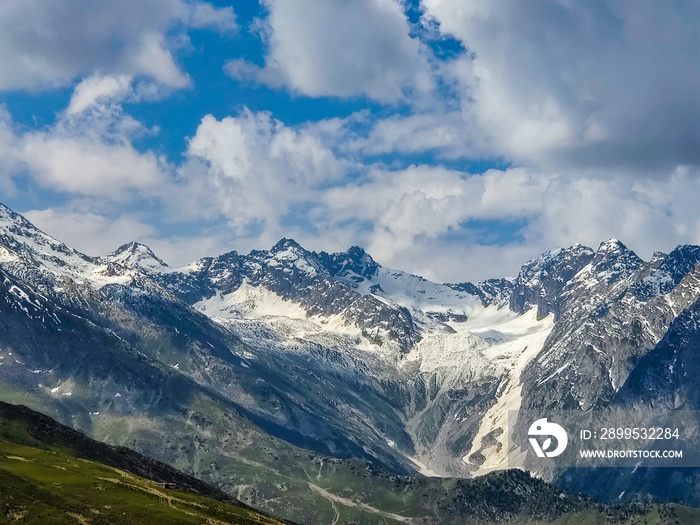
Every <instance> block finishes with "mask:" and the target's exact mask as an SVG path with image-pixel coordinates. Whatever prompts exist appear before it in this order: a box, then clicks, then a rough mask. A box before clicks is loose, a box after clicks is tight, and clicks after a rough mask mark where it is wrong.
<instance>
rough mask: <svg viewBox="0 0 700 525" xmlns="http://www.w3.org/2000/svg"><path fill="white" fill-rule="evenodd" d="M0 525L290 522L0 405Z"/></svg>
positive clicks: (33, 415)
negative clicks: (255, 509) (10, 524)
mask: <svg viewBox="0 0 700 525" xmlns="http://www.w3.org/2000/svg"><path fill="white" fill-rule="evenodd" d="M85 458H90V459H85ZM135 472H138V473H139V474H141V475H136V474H135ZM144 476H147V477H144ZM149 478H150V479H149ZM185 489H189V490H185ZM193 491H195V492H193ZM207 496H208V497H207ZM212 498H215V499H212ZM0 523H26V524H31V523H37V524H64V523H66V524H68V523H70V524H76V523H77V524H87V523H89V524H95V525H97V524H119V523H123V524H140V523H144V524H149V525H155V524H187V523H192V524H198V525H199V524H211V525H216V524H223V523H231V524H240V525H248V524H251V525H252V524H258V525H261V524H269V525H282V524H283V523H289V522H283V521H279V520H277V519H274V518H271V517H268V516H265V515H263V514H260V513H258V512H256V511H254V510H252V509H251V508H250V507H247V506H246V505H243V504H242V503H240V502H239V501H237V500H235V499H234V498H231V497H229V496H227V495H226V494H224V493H223V492H220V491H219V490H217V489H214V488H212V487H209V486H208V485H206V484H204V483H202V482H201V481H199V480H196V479H195V478H192V477H190V476H187V475H185V474H183V473H180V472H178V471H177V470H175V469H173V468H171V467H168V466H166V465H163V464H161V463H158V462H156V461H153V460H151V459H148V458H146V457H144V456H141V455H140V454H137V453H135V452H133V451H131V450H128V449H124V448H115V447H110V446H108V445H104V444H102V443H99V442H97V441H93V440H91V439H89V438H87V437H86V436H83V435H82V434H80V433H79V432H75V431H73V430H71V429H69V428H67V427H64V426H62V425H60V424H58V423H56V422H55V421H53V420H51V419H50V418H48V417H46V416H43V415H41V414H38V413H36V412H33V411H31V410H29V409H27V408H25V407H18V406H14V405H8V404H6V403H0Z"/></svg>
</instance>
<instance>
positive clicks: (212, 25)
mask: <svg viewBox="0 0 700 525" xmlns="http://www.w3.org/2000/svg"><path fill="white" fill-rule="evenodd" d="M189 24H190V26H192V27H194V28H197V29H213V30H215V31H218V32H219V33H222V34H226V33H231V32H233V31H236V30H237V29H238V24H237V23H236V14H235V13H234V12H233V8H232V7H222V8H216V7H214V6H213V5H211V4H209V3H206V2H197V3H195V4H194V6H193V7H192V11H191V13H190V19H189Z"/></svg>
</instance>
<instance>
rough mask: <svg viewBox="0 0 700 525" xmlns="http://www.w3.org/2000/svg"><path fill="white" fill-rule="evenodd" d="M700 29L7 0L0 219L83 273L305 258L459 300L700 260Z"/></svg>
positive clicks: (603, 17)
mask: <svg viewBox="0 0 700 525" xmlns="http://www.w3.org/2000/svg"><path fill="white" fill-rule="evenodd" d="M699 15H700V7H698V6H697V4H696V3H694V2H683V1H673V0H671V1H668V2H663V3H659V2H651V1H632V0H628V1H620V2H615V3H593V2H587V3H576V2H569V1H565V0H560V1H551V0H533V1H532V2H527V3H520V2H519V3H513V2H507V1H505V0H420V1H419V0H412V1H400V0H354V1H352V2H349V1H345V0H263V1H262V2H260V3H258V2H255V1H247V0H246V1H238V2H230V1H228V2H227V1H223V0H217V1H212V2H205V1H189V0H80V1H78V0H5V1H4V2H3V3H2V5H1V6H0V201H2V202H3V203H5V204H6V205H8V206H10V207H12V208H13V209H15V210H17V211H19V212H21V213H24V214H25V215H26V216H27V217H28V218H29V219H30V220H32V221H33V222H34V223H35V224H37V225H38V226H39V227H41V228H42V229H44V230H46V231H47V232H49V233H51V234H53V235H54V236H56V237H58V238H60V239H62V240H64V241H65V242H67V243H69V244H71V245H73V246H75V247H76V248H78V249H80V250H82V251H84V252H86V253H89V254H103V253H108V252H109V251H111V250H113V249H115V248H116V247H117V246H119V245H120V244H122V243H124V242H128V241H130V240H138V241H141V242H144V243H146V244H148V245H149V246H151V247H152V248H153V250H154V251H155V252H156V253H157V254H159V255H160V256H161V257H162V258H163V259H164V260H166V261H167V262H169V263H171V264H184V263H187V262H189V261H191V260H193V259H195V258H197V257H201V256H205V255H215V254H218V253H222V252H224V251H228V250H232V249H235V250H238V251H241V252H247V251H249V250H250V249H254V248H268V247H270V246H271V245H272V244H274V243H275V242H276V241H277V240H278V239H279V238H281V237H283V236H286V237H293V238H295V239H297V240H298V241H299V242H300V243H302V244H303V245H304V246H306V247H308V248H309V249H315V250H326V251H336V250H345V249H347V248H348V247H349V246H351V245H361V246H363V247H365V248H366V249H367V250H368V251H369V252H370V253H371V254H372V255H373V256H374V257H375V258H376V259H377V260H378V261H379V262H380V263H382V264H385V265H387V266H390V267H394V268H399V269H403V270H408V271H412V272H415V273H419V274H421V275H424V276H426V277H428V278H432V279H436V280H441V281H463V280H479V279H483V278H488V277H497V276H504V275H514V274H515V273H517V270H518V268H519V266H520V264H521V263H523V262H524V261H525V260H527V259H528V258H530V257H532V256H534V255H536V254H538V253H540V252H541V251H544V250H547V249H550V248H555V247H560V246H568V245H571V244H573V243H576V242H581V243H584V244H587V245H590V246H593V247H596V246H597V245H598V244H599V243H600V242H602V241H604V240H606V239H608V238H611V237H616V238H619V239H621V240H622V241H623V242H625V243H626V244H627V245H628V246H630V247H631V248H633V249H635V250H636V251H637V252H638V253H639V254H640V255H641V256H643V257H649V256H650V255H651V253H652V252H653V251H655V250H664V251H668V250H670V249H672V248H673V247H674V246H675V245H677V244H681V243H699V242H700V213H699V212H698V206H697V203H696V202H697V195H698V194H699V193H698V190H699V189H700V188H699V187H698V186H699V180H698V164H699V163H700V148H698V147H697V144H698V141H699V140H700V127H699V126H698V122H700V42H699V41H698V40H700V35H698V32H697V31H696V26H697V23H698V19H699Z"/></svg>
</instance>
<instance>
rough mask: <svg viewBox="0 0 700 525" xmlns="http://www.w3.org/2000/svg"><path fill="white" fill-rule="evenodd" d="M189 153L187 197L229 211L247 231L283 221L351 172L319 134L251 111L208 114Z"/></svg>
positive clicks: (196, 204)
mask: <svg viewBox="0 0 700 525" xmlns="http://www.w3.org/2000/svg"><path fill="white" fill-rule="evenodd" d="M187 155H188V162H187V163H186V164H185V166H184V167H183V168H182V170H181V175H182V178H183V180H184V184H185V186H186V188H187V192H186V193H187V196H188V197H187V198H188V199H194V200H193V202H192V204H190V205H189V206H188V207H189V208H190V209H192V210H193V211H194V212H195V213H202V211H205V212H206V211H207V210H210V211H212V212H214V213H216V214H219V213H220V214H223V215H224V216H226V217H227V218H228V219H229V220H230V222H231V224H232V225H233V226H234V227H235V228H238V229H240V230H241V231H244V230H245V228H247V227H248V226H250V225H251V224H254V223H256V222H257V223H268V224H269V225H275V224H277V223H278V222H279V220H280V219H281V218H282V217H283V216H284V215H286V214H287V213H288V212H289V211H290V209H291V207H292V205H294V204H295V203H304V202H309V203H310V202H313V201H314V200H315V198H316V195H317V194H318V191H319V189H320V188H321V187H323V186H326V185H328V184H332V183H333V181H334V180H337V179H338V178H340V177H342V175H343V173H344V170H345V166H344V163H343V162H342V161H340V160H338V159H337V158H336V157H335V156H334V155H333V153H332V152H331V151H330V150H329V149H328V148H327V147H326V146H324V145H323V144H322V143H321V142H320V141H319V140H318V139H317V138H316V137H314V136H312V135H310V134H308V133H305V132H303V131H302V130H298V129H294V128H290V127H287V126H285V125H284V124H283V123H282V122H280V121H278V120H275V119H273V118H272V117H271V116H270V114H269V113H253V112H251V111H248V110H244V111H243V112H242V113H241V114H240V115H238V116H236V117H226V118H224V119H222V120H217V119H215V118H214V117H213V116H211V115H207V116H206V117H204V118H203V119H202V122H201V124H200V125H199V127H198V128H197V132H196V133H195V135H194V136H193V137H192V139H191V140H190V142H189V147H188V150H187ZM212 203H215V205H214V207H213V208H212Z"/></svg>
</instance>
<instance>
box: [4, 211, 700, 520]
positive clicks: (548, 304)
mask: <svg viewBox="0 0 700 525" xmlns="http://www.w3.org/2000/svg"><path fill="white" fill-rule="evenodd" d="M699 263H700V247H697V246H679V247H677V248H676V249H675V250H673V251H672V252H671V253H669V254H664V253H655V254H654V256H653V257H652V258H651V260H649V261H644V260H642V259H641V258H640V257H638V256H637V255H636V254H635V253H634V252H632V251H631V250H629V249H628V248H627V247H626V246H625V245H624V244H623V243H621V242H620V241H617V240H614V239H612V240H609V241H607V242H604V243H602V244H601V245H600V246H599V247H598V249H597V250H593V249H591V248H588V247H585V246H582V245H574V246H571V247H569V248H563V249H556V250H551V251H549V252H546V253H544V254H542V255H541V256H539V257H537V258H535V259H533V260H531V261H529V262H526V263H525V264H524V265H523V266H522V268H521V270H520V272H519V274H518V275H517V277H515V278H513V279H506V278H504V279H491V280H488V281H484V282H481V283H470V282H461V283H452V284H440V283H434V282H431V281H428V280H426V279H423V278H421V277H419V276H415V275H411V274H409V273H406V272H402V271H399V270H392V269H388V268H384V267H382V266H381V265H380V264H378V263H377V262H376V261H374V260H373V259H372V257H371V256H370V254H368V253H366V252H365V251H364V250H363V249H362V248H359V247H353V248H350V249H349V250H348V251H347V252H342V253H333V254H329V253H326V252H320V253H317V252H312V251H308V250H305V249H304V248H303V247H302V246H300V245H299V244H298V243H296V242H295V241H294V240H291V239H282V240H281V241H279V242H278V243H277V244H276V245H275V246H273V247H272V248H271V249H270V250H264V251H259V250H256V251H252V252H251V253H249V254H247V255H242V254H238V253H237V252H229V253H226V254H223V255H219V256H217V257H207V258H203V259H200V260H197V261H194V262H193V263H191V264H189V265H187V266H185V267H181V268H171V267H169V266H168V265H167V264H166V263H165V262H163V261H162V260H161V259H159V258H158V257H157V256H156V255H155V254H154V253H153V252H152V251H151V250H150V249H149V248H148V247H147V246H145V245H142V244H139V243H130V244H127V245H124V246H121V247H119V248H118V249H117V250H115V251H114V252H113V253H111V254H109V255H106V256H101V257H92V256H88V255H85V254H82V253H80V252H78V251H76V250H74V249H72V248H70V247H68V246H66V245H65V244H63V243H61V242H60V241H58V240H56V239H54V238H53V237H51V236H49V235H47V234H46V233H44V232H42V231H40V230H39V229H37V228H36V227H34V226H33V225H32V224H31V223H30V222H29V221H27V220H26V219H24V218H23V217H22V216H20V215H18V214H16V213H14V212H13V211H11V210H10V209H8V208H6V207H4V206H2V205H0V399H2V400H4V401H8V402H12V403H21V404H24V405H27V406H29V407H31V408H33V409H36V410H39V411H41V412H43V413H46V414H48V415H50V416H51V417H54V418H55V419H57V420H59V421H60V422H61V423H64V424H66V425H68V426H70V427H73V428H76V429H80V430H81V431H83V432H85V433H86V434H88V435H90V436H92V437H93V438H95V439H99V440H101V441H105V442H107V443H110V444H112V445H121V446H129V447H131V448H133V449H135V450H136V451H138V452H140V453H142V454H144V455H145V456H148V457H151V458H154V459H156V460H158V461H161V462H163V463H166V464H168V465H171V466H173V467H176V468H179V469H180V470H182V471H184V472H186V473H187V474H188V475H192V476H195V477H197V478H200V479H202V480H204V481H206V482H207V483H209V484H212V485H214V486H216V487H218V488H219V489H221V490H223V491H225V492H226V493H228V494H230V495H232V496H234V497H235V498H237V499H239V500H241V501H243V502H245V503H246V504H249V505H252V506H255V507H257V508H260V509H263V510H265V511H267V512H269V513H272V514H274V515H277V516H282V517H285V518H288V519H292V520H294V521H297V522H300V523H309V524H312V523H319V524H326V523H334V524H339V523H377V522H380V523H381V521H379V520H386V522H387V523H389V522H395V523H452V522H454V523H461V521H459V516H460V511H459V508H460V503H459V502H460V501H464V500H465V496H464V495H465V494H469V492H468V491H466V489H465V488H464V487H466V486H467V485H466V484H468V483H474V482H477V481H478V480H479V479H485V480H488V479H496V478H493V477H492V476H494V475H496V474H494V473H493V471H501V470H506V469H508V468H512V467H517V468H521V469H525V470H529V471H531V472H532V473H533V474H535V475H537V476H540V477H543V478H544V479H545V481H548V482H553V483H555V484H557V485H558V486H559V487H560V488H559V489H555V488H554V487H553V486H552V488H551V490H560V489H566V490H567V491H570V492H582V491H583V492H588V493H589V494H590V495H592V496H595V497H596V498H598V499H601V500H609V501H623V502H624V501H637V500H639V499H640V498H641V499H644V498H648V497H652V498H653V497H657V498H663V499H671V500H675V501H678V502H680V503H686V504H691V505H698V504H700V501H699V500H700V498H699V497H698V496H697V494H698V491H697V487H699V486H700V482H699V481H698V480H699V479H700V475H699V474H698V472H697V471H696V470H693V469H683V470H672V469H643V468H640V469H634V470H633V469H615V470H612V469H598V470H595V469H593V470H585V469H570V470H567V471H538V470H537V468H535V467H533V466H532V465H529V464H528V463H527V462H526V460H525V459H522V461H520V463H517V464H513V461H512V455H510V453H511V452H512V450H509V443H508V440H507V434H508V431H507V430H508V417H509V416H508V415H509V413H512V412H513V411H517V410H520V409H523V410H538V409H544V408H547V409H549V408H558V409H572V410H580V411H587V410H595V409H604V408H610V407H622V408H625V409H634V410H640V411H644V410H659V409H664V410H668V409H692V410H695V409H698V406H699V403H700V389H699V388H698V387H697V385H696V382H695V377H696V376H697V373H698V371H699V370H698V368H699V365H700V362H698V358H697V357H696V356H697V355H699V354H698V350H700V266H698V264H699ZM671 363H672V366H669V365H670V364H671ZM519 424H521V423H520V422H519ZM522 424H524V423H522ZM490 473H491V474H490ZM499 475H502V474H499ZM490 476H491V477H490ZM459 478H461V479H462V480H467V479H468V478H474V480H471V481H469V482H467V481H459ZM518 479H519V478H518ZM528 479H530V478H529V477H528ZM518 483H519V482H518ZM523 483H525V482H523ZM516 485H517V483H516ZM470 486H471V485H470ZM548 490H549V489H548ZM465 491H466V492H465ZM516 492H517V491H516ZM561 494H564V493H563V492H561ZM557 497H558V496H557ZM562 497H563V498H565V499H566V498H569V497H571V498H574V499H572V500H568V499H567V500H566V501H578V500H575V497H574V496H562ZM460 498H461V499H460ZM467 499H468V498H467ZM516 499H517V498H516ZM518 501H520V500H518ZM580 508H581V507H576V505H573V504H572V506H566V505H564V506H563V507H561V508H558V507H556V506H554V507H551V509H550V510H552V512H550V513H549V514H546V515H545V514H542V515H535V516H534V518H536V519H556V518H558V517H559V516H562V515H564V514H566V513H568V512H572V511H574V510H576V509H579V510H580ZM519 509H520V508H519ZM502 510H503V509H502V508H501V509H500V510H499V512H501V511H502ZM484 512H485V511H484ZM494 512H495V511H494ZM519 512H520V510H518V511H517V512H516V511H513V512H512V513H511V514H509V515H507V514H498V513H492V514H491V515H484V518H485V519H486V518H488V519H497V518H498V517H499V516H500V517H504V518H509V519H510V518H515V517H519V516H521V514H518V513H519ZM418 519H423V520H424V521H412V520H418ZM430 520H432V521H430ZM451 520H455V521H451Z"/></svg>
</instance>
